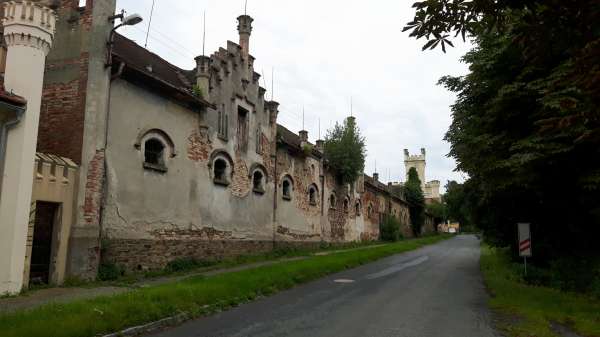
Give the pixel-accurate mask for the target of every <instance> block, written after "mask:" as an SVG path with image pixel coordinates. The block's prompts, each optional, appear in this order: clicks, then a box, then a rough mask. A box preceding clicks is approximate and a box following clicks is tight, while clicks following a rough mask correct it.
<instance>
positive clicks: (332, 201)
mask: <svg viewBox="0 0 600 337" xmlns="http://www.w3.org/2000/svg"><path fill="white" fill-rule="evenodd" d="M335 203H336V200H335V195H334V194H332V195H331V196H329V208H331V209H335Z"/></svg>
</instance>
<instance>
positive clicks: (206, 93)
mask: <svg viewBox="0 0 600 337" xmlns="http://www.w3.org/2000/svg"><path fill="white" fill-rule="evenodd" d="M195 60H196V86H197V87H198V89H200V92H201V94H202V98H204V99H205V100H207V101H208V100H210V73H209V68H210V57H208V56H204V55H202V56H198V57H196V58H195Z"/></svg>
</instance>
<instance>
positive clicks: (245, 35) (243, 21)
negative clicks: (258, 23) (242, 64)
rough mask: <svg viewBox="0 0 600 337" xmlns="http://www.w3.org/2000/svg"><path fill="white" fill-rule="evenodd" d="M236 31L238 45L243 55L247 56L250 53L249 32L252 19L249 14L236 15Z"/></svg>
mask: <svg viewBox="0 0 600 337" xmlns="http://www.w3.org/2000/svg"><path fill="white" fill-rule="evenodd" d="M237 19H238V32H240V47H242V53H243V55H244V57H246V58H248V55H249V54H250V34H252V21H254V19H253V18H252V17H250V15H245V14H244V15H240V16H238V18H237Z"/></svg>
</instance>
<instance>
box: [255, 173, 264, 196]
mask: <svg viewBox="0 0 600 337" xmlns="http://www.w3.org/2000/svg"><path fill="white" fill-rule="evenodd" d="M263 177H264V176H263V174H262V172H260V171H254V174H253V175H252V190H253V191H254V192H256V193H260V194H262V193H264V192H265V189H264V187H263Z"/></svg>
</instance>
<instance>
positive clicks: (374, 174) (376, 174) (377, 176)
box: [373, 172, 379, 181]
mask: <svg viewBox="0 0 600 337" xmlns="http://www.w3.org/2000/svg"><path fill="white" fill-rule="evenodd" d="M373 180H375V181H379V173H377V172H375V173H373Z"/></svg>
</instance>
